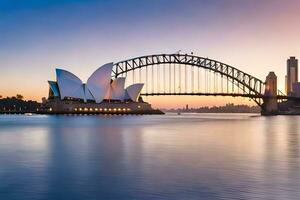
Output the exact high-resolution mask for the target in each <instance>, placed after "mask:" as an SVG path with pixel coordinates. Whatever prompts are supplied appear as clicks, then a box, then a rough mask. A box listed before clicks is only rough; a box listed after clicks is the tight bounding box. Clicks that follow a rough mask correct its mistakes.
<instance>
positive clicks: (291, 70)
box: [286, 57, 298, 95]
mask: <svg viewBox="0 0 300 200" xmlns="http://www.w3.org/2000/svg"><path fill="white" fill-rule="evenodd" d="M297 82H298V59H296V58H295V57H290V58H289V59H288V60H287V75H286V94H287V95H289V94H291V93H292V92H293V83H297Z"/></svg>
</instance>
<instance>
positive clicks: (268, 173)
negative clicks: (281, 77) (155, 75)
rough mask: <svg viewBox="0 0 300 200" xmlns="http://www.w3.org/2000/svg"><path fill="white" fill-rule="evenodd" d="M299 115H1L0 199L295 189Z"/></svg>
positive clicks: (280, 195) (296, 192)
mask: <svg viewBox="0 0 300 200" xmlns="http://www.w3.org/2000/svg"><path fill="white" fill-rule="evenodd" d="M299 122H300V117H297V116H277V117H260V116H255V117H253V116H251V115H233V114H231V115H226V114H223V115H217V114H202V115H196V114H195V115H166V116H78V117H72V116H13V115H11V116H9V115H6V116H5V115H2V116H0V199H1V200H2V199H3V200H11V199H12V200H13V199H22V200H27V199H28V200H29V199H30V200H31V199H33V200H34V199H49V200H56V199H64V200H65V199H66V200H68V199H70V200H76V199H97V200H98V199H103V200H110V199H121V200H122V199H128V200H134V199H138V200H143V199H147V200H148V199H149V200H150V199H151V200H152V199H157V200H160V199H170V200H174V199H178V200H188V199H270V200H274V199H297V200H298V199H300V161H299V159H300V158H299V155H300V125H299Z"/></svg>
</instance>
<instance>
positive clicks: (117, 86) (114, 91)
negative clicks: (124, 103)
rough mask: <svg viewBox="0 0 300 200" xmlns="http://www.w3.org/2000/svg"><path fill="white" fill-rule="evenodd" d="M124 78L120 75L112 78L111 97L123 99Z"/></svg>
mask: <svg viewBox="0 0 300 200" xmlns="http://www.w3.org/2000/svg"><path fill="white" fill-rule="evenodd" d="M124 87H125V78H123V77H120V78H116V79H114V80H113V82H112V83H111V85H110V89H111V93H110V94H111V99H114V100H124V97H125V88H124Z"/></svg>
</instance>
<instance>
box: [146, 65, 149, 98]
mask: <svg viewBox="0 0 300 200" xmlns="http://www.w3.org/2000/svg"><path fill="white" fill-rule="evenodd" d="M148 86H149V83H148V66H146V93H147V94H148Z"/></svg>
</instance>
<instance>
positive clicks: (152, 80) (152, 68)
mask: <svg viewBox="0 0 300 200" xmlns="http://www.w3.org/2000/svg"><path fill="white" fill-rule="evenodd" d="M154 66H155V65H153V66H152V67H151V70H152V74H151V82H152V84H151V91H152V93H153V92H154Z"/></svg>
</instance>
